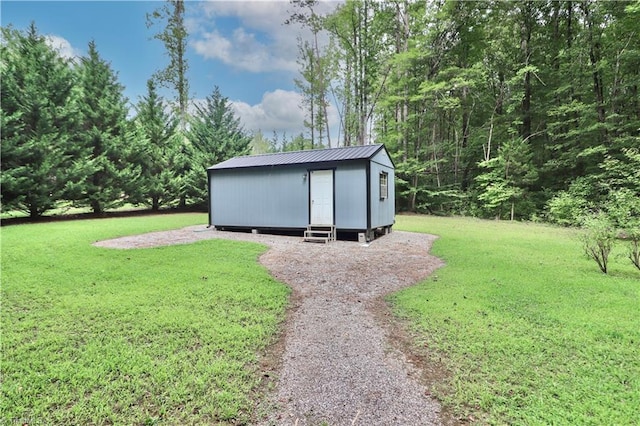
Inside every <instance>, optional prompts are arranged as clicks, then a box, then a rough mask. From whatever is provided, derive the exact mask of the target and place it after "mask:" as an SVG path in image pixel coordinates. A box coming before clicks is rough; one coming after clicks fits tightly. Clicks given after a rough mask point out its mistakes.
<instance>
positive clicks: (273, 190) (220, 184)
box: [207, 145, 395, 241]
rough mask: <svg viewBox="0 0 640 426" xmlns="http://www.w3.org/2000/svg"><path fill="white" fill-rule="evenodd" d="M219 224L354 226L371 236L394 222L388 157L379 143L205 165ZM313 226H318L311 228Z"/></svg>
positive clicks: (213, 221) (309, 231) (214, 222)
mask: <svg viewBox="0 0 640 426" xmlns="http://www.w3.org/2000/svg"><path fill="white" fill-rule="evenodd" d="M207 172H208V182H209V225H210V226H214V227H215V228H217V229H255V230H257V231H269V230H271V231H277V230H282V231H284V230H287V231H297V230H300V231H306V232H305V237H306V236H310V237H312V238H311V239H313V237H314V236H316V237H317V236H318V235H320V236H322V235H323V233H322V229H330V230H332V235H327V236H328V237H329V238H332V239H335V235H336V232H354V233H359V234H361V235H360V237H361V238H366V240H367V241H369V240H371V239H372V238H373V237H374V235H375V231H376V230H378V231H383V232H389V231H390V230H391V227H392V226H393V224H394V222H395V192H394V165H393V161H392V160H391V157H390V156H389V152H388V151H387V149H386V148H385V147H384V145H364V146H353V147H344V148H333V149H317V150H309V151H296V152H282V153H275V154H264V155H252V156H244V157H235V158H232V159H230V160H227V161H224V162H222V163H219V164H216V165H215V166H212V167H210V168H209V169H208V170H207ZM314 230H317V231H318V232H319V233H314V232H313V231H314Z"/></svg>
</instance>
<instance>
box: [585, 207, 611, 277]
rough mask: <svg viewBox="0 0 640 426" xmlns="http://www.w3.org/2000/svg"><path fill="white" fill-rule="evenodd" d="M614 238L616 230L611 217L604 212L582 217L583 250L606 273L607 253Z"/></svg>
mask: <svg viewBox="0 0 640 426" xmlns="http://www.w3.org/2000/svg"><path fill="white" fill-rule="evenodd" d="M615 240H616V230H615V227H614V226H613V224H612V222H611V219H610V218H609V216H608V215H607V214H605V213H604V212H598V213H594V214H591V215H588V216H586V217H585V218H584V219H583V233H582V243H583V247H584V252H585V254H586V255H587V257H589V258H590V259H593V260H595V262H596V263H597V264H598V266H599V267H600V270H601V271H602V272H603V273H605V274H606V273H607V264H608V262H609V254H610V253H611V249H612V248H613V244H614V242H615Z"/></svg>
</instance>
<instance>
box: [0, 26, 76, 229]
mask: <svg viewBox="0 0 640 426" xmlns="http://www.w3.org/2000/svg"><path fill="white" fill-rule="evenodd" d="M0 52H1V56H2V62H1V64H0V72H1V74H0V80H1V81H2V91H1V96H2V99H1V122H2V128H1V130H0V132H1V134H2V149H1V151H2V210H3V211H7V210H23V211H25V212H28V213H29V215H30V216H31V217H32V218H35V217H38V216H41V215H42V214H43V213H44V212H46V211H47V210H49V209H52V208H54V207H55V206H56V204H57V203H58V202H59V201H60V200H61V199H62V198H63V197H64V192H65V185H66V182H67V181H68V173H69V171H70V169H71V168H72V164H71V160H70V155H69V154H70V150H69V149H70V143H71V141H70V138H71V135H73V132H74V131H75V125H76V121H75V117H76V116H77V106H76V100H75V94H74V89H73V88H74V78H73V73H72V71H71V68H70V66H69V64H68V63H67V62H66V61H65V60H64V59H62V58H61V57H60V56H59V55H58V54H57V52H56V51H54V50H53V49H52V48H51V47H49V46H48V45H47V43H46V40H45V38H44V37H43V36H41V35H39V34H38V31H37V29H36V27H35V24H31V26H30V27H29V29H28V30H27V31H26V32H24V33H23V32H19V31H16V30H13V29H12V28H3V29H2V42H1V43H0Z"/></svg>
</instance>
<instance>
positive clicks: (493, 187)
mask: <svg viewBox="0 0 640 426" xmlns="http://www.w3.org/2000/svg"><path fill="white" fill-rule="evenodd" d="M531 157H532V153H531V151H530V149H529V145H528V144H527V143H526V142H525V141H520V140H511V141H509V142H507V143H505V144H504V145H503V146H501V147H500V148H499V149H498V153H497V156H496V157H494V158H491V159H488V160H485V161H482V162H481V163H480V164H479V167H480V169H481V170H485V173H482V174H480V175H478V176H477V177H476V182H477V183H478V186H479V188H480V193H479V195H478V201H479V202H480V203H481V204H482V206H483V208H484V209H486V210H487V211H488V212H490V213H491V214H493V215H494V216H495V217H497V218H501V217H503V215H504V213H505V212H506V211H510V218H511V220H513V219H514V216H515V213H516V211H515V210H516V208H515V204H516V203H517V202H519V201H521V200H522V199H523V198H525V197H526V195H527V187H528V185H530V184H531V183H532V182H533V181H535V179H536V178H537V172H536V170H535V169H534V168H533V167H532V165H531ZM524 216H525V217H527V216H528V215H524Z"/></svg>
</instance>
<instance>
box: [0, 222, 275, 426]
mask: <svg viewBox="0 0 640 426" xmlns="http://www.w3.org/2000/svg"><path fill="white" fill-rule="evenodd" d="M198 223H206V215H202V214H179V215H160V216H144V217H135V218H126V219H105V220H82V221H72V222H58V223H47V224H33V225H19V226H10V227H4V228H2V230H1V231H2V235H1V236H2V293H1V296H2V316H1V319H2V375H3V376H2V395H1V400H0V407H1V409H2V413H1V415H0V424H5V423H7V424H12V423H14V422H21V424H22V423H29V424H155V423H161V424H212V423H244V422H247V421H249V420H250V418H251V413H252V410H253V404H254V402H255V401H254V400H253V399H255V396H256V395H255V392H256V386H257V384H258V383H259V379H260V374H259V371H258V366H257V363H256V360H257V354H258V353H259V352H260V351H261V350H262V349H264V348H265V346H266V345H267V344H269V343H271V342H272V341H273V336H274V334H275V333H276V332H277V330H278V325H279V323H280V322H281V321H282V319H283V317H284V309H285V306H286V303H287V298H288V289H287V288H286V287H285V286H284V285H282V284H280V283H278V282H276V281H275V280H273V279H272V278H271V277H270V275H269V274H268V272H267V271H266V270H265V269H264V268H263V267H261V266H260V265H259V264H258V263H257V257H258V256H259V255H260V254H261V253H262V252H263V251H264V250H265V247H263V246H260V245H257V244H249V243H240V242H232V241H223V240H218V241H216V240H210V241H201V242H198V243H194V244H189V245H179V246H170V247H160V248H151V249H133V250H116V249H107V248H97V247H93V246H91V243H92V242H94V241H97V240H102V239H105V238H111V237H115V236H120V235H130V234H137V233H141V232H147V231H151V230H161V229H172V228H179V227H183V226H186V225H190V224H198Z"/></svg>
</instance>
